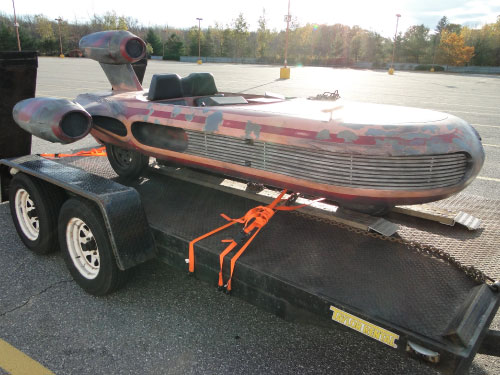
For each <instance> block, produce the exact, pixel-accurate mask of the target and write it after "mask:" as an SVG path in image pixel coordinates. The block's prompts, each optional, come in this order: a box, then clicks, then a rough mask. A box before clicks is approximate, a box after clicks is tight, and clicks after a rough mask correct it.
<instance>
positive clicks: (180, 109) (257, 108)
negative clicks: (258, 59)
mask: <svg viewBox="0 0 500 375" xmlns="http://www.w3.org/2000/svg"><path fill="white" fill-rule="evenodd" d="M120 38H121V39H120ZM134 38H137V37H135V36H134V35H133V34H130V33H128V32H126V33H123V32H103V33H96V34H92V35H90V36H87V37H84V38H83V39H82V41H81V43H80V47H81V48H82V49H83V50H84V51H85V53H86V54H88V55H90V56H91V57H92V58H94V59H96V60H97V61H99V62H101V64H102V65H103V69H104V70H105V71H106V74H107V76H108V78H109V80H110V82H111V83H112V85H113V88H114V91H113V92H109V93H104V94H82V95H79V96H78V97H77V98H76V100H75V101H76V102H77V103H79V105H81V107H83V108H84V110H85V111H86V112H88V113H89V114H90V115H92V116H108V117H112V118H115V119H116V120H119V121H121V122H122V123H123V125H124V126H125V128H126V129H127V134H126V135H125V136H119V135H116V134H114V133H111V132H109V131H106V130H104V129H102V128H97V127H94V128H93V129H92V130H91V134H92V135H93V136H94V137H95V138H97V139H99V140H101V141H103V142H105V143H113V144H115V145H118V146H121V147H124V148H131V149H135V150H138V151H140V152H142V153H144V154H146V155H149V156H153V157H157V158H160V159H168V160H171V161H174V162H176V163H179V164H182V165H187V166H193V167H198V168H203V169H207V170H211V171H216V172H219V173H223V174H226V175H231V176H236V177H241V178H245V179H248V180H252V181H257V182H261V183H264V184H270V185H274V186H277V187H281V188H288V189H292V190H294V191H300V192H304V193H308V194H312V195H318V196H324V197H327V198H330V199H332V200H334V201H337V202H338V203H340V204H343V205H347V206H349V207H351V208H356V209H358V208H363V207H365V206H368V207H385V206H393V205H396V204H416V203H424V202H429V201H433V200H437V199H441V198H445V197H447V196H449V195H452V194H455V193H457V192H458V191H460V190H462V189H463V188H465V187H466V186H467V185H468V184H469V183H470V182H472V181H473V179H474V178H475V177H476V176H477V174H478V173H479V170H480V169H481V167H482V165H483V162H484V151H483V148H482V145H481V142H480V140H479V137H478V135H477V133H476V131H475V130H474V129H473V128H472V127H471V126H470V125H469V124H468V123H466V122H465V121H463V120H461V119H459V118H458V117H455V116H452V115H449V114H445V113H440V112H435V111H429V110H423V109H416V108H407V107H399V106H389V105H376V104H368V103H353V102H347V101H342V102H336V103H334V104H332V102H328V101H321V100H307V99H291V100H285V99H277V98H266V97H263V96H258V95H247V94H244V95H241V94H231V93H223V95H224V96H225V97H228V98H230V97H231V96H238V97H244V99H245V100H246V101H247V102H248V103H246V104H241V103H240V104H234V105H223V106H206V107H205V106H203V107H198V106H197V105H196V103H197V101H196V99H197V98H196V97H181V98H171V99H170V100H169V99H166V100H158V101H154V102H151V101H149V100H148V99H147V90H142V87H141V86H140V84H138V83H137V84H136V81H137V77H135V74H134V73H133V70H132V69H128V66H129V65H128V63H129V62H130V61H132V60H133V59H132V60H130V59H128V58H126V57H127V56H125V58H124V56H123V53H125V54H126V48H125V47H124V46H125V45H126V43H127V41H129V40H136V39H134ZM104 41H108V42H107V43H108V47H106V43H105V42H104ZM106 48H108V50H107V52H106ZM106 53H107V54H106ZM113 64H115V65H113ZM120 64H121V65H120ZM114 67H116V69H115V68H114ZM124 67H126V68H124ZM120 69H121V70H120ZM108 70H111V73H110V74H108ZM118 72H121V73H120V74H121V75H120V74H118ZM137 82H138V81H137ZM220 95H221V94H220ZM179 99H182V100H181V101H180V100H179ZM43 103H44V102H33V103H30V104H29V105H26V106H24V107H23V108H22V109H21V110H19V111H18V117H17V118H18V119H19V122H21V123H29V122H30V120H31V119H32V117H33V114H34V112H35V111H36V110H35V107H36V106H38V105H43ZM179 103H181V104H179ZM182 103H184V104H182ZM18 109H19V108H18ZM53 112H57V110H53ZM49 117H50V116H49ZM16 121H17V120H16ZM47 121H49V120H47ZM134 122H140V123H150V124H156V125H158V126H169V127H172V128H180V129H183V130H184V131H186V134H204V135H205V136H204V137H205V138H204V139H205V141H204V142H209V141H208V140H207V139H209V138H207V137H208V136H209V137H210V139H211V140H213V142H215V140H217V141H216V144H209V143H205V146H204V149H203V151H204V152H205V154H204V155H203V156H200V154H199V153H197V152H198V151H196V152H195V151H193V150H191V151H190V148H189V144H190V142H192V140H190V139H189V135H187V136H186V137H187V144H188V147H187V149H186V151H184V152H176V151H172V150H171V149H168V148H159V147H151V146H148V145H145V144H142V143H140V142H139V141H138V140H137V139H136V138H135V137H134V135H133V134H132V131H131V126H132V124H133V123H134ZM30 126H32V127H34V126H35V125H34V124H31V125H30ZM59 130H60V129H59ZM57 131H58V129H57V127H56V128H54V134H55V136H56V137H60V135H59V134H57ZM189 132H196V133H189ZM33 133H35V132H34V131H33ZM171 133H172V134H175V132H171ZM162 134H169V132H162ZM214 137H215V138H214ZM200 139H201V138H200ZM238 140H249V143H247V144H248V145H250V146H252V147H256V148H255V152H256V153H257V152H259V153H260V154H259V155H261V154H262V159H263V163H264V164H263V165H260V164H259V163H257V164H255V163H252V162H251V161H250V160H246V159H245V162H244V163H242V162H241V160H240V162H239V164H238V163H236V162H231V161H230V160H228V157H224V154H223V151H221V148H222V149H224V146H221V145H225V147H227V148H228V149H230V148H232V149H233V150H234V147H237V146H235V145H238V144H241V143H238V142H239V141H238ZM198 142H199V141H198ZM221 142H222V143H221ZM254 142H255V143H254ZM153 143H154V144H162V143H161V142H158V143H155V142H153ZM250 146H249V147H250ZM211 147H212V148H213V147H215V148H217V152H214V153H212V154H211V153H210V152H211V151H210V149H211ZM257 147H259V148H257ZM267 147H269V148H271V149H273V148H274V149H276V150H282V151H279V152H284V154H283V155H282V156H281V160H280V161H279V163H278V164H280V165H282V166H283V171H280V170H276V169H272V170H271V169H267V167H266V157H267V158H269V157H272V158H276V157H277V156H276V154H273V155H271V156H270V154H269V155H267V154H266V152H272V151H269V150H267ZM248 150H253V149H247V151H246V152H248ZM283 150H285V151H286V152H285V151H283ZM242 151H243V150H242ZM221 152H222V154H221ZM275 152H278V151H275ZM294 152H295V153H297V155H302V156H300V157H298V159H299V160H294V157H293V154H294ZM228 155H230V154H229V153H228ZM231 155H232V154H231ZM266 155H267V156H266ZM304 155H306V159H307V158H311V160H313V159H314V163H316V164H315V165H318V167H316V169H314V170H307V171H306V168H305V167H307V164H308V162H307V160H302V159H304ZM318 155H319V156H318ZM328 155H330V156H331V158H330V157H329V156H328ZM335 155H344V156H345V155H347V156H348V157H350V158H351V159H353V160H358V159H359V160H360V161H359V160H358V161H356V162H353V163H354V164H352V168H358V170H356V171H355V173H358V175H359V176H361V177H359V176H358V177H356V178H359V179H361V180H360V181H367V182H366V183H364V182H363V183H357V184H358V185H359V186H358V185H356V183H354V182H353V183H352V184H351V185H349V183H342V184H328V183H325V182H322V181H324V178H323V180H322V179H321V178H319V177H321V176H325V175H327V174H335V173H336V172H335V168H336V167H337V166H336V165H335V163H336V162H335V160H336V159H335ZM442 155H452V156H453V155H466V158H467V162H466V166H465V167H464V168H465V169H464V171H463V176H462V177H460V178H458V177H457V178H456V179H454V178H451V177H450V178H448V177H447V176H446V173H447V172H446V171H447V170H448V169H447V168H448V167H447V165H448V164H446V163H447V162H443V163H441V164H440V165H439V166H438V167H436V168H437V169H438V170H439V176H438V177H439V178H438V177H433V176H436V175H437V173H438V172H436V171H432V170H431V169H432V167H429V171H428V173H429V178H428V179H429V180H432V178H436V181H441V180H443V182H442V183H436V184H435V187H432V188H426V187H425V186H427V185H425V183H426V179H427V177H425V176H426V175H425V173H427V172H426V170H423V171H421V170H418V173H420V174H422V175H423V176H424V177H419V176H417V177H415V181H413V180H412V182H411V184H410V183H409V184H410V185H411V187H409V188H405V185H404V184H405V183H404V182H402V183H401V187H398V188H394V187H393V186H392V185H391V184H390V183H388V184H387V186H384V181H390V180H391V178H392V179H394V180H398V178H399V176H397V175H394V172H392V174H391V172H390V171H391V168H392V166H391V165H387V163H389V162H392V160H394V163H395V164H394V167H395V168H396V167H398V166H402V165H403V166H404V165H406V164H405V163H407V164H408V165H411V167H412V168H416V169H418V163H419V162H418V160H420V159H418V158H419V157H423V158H427V159H426V160H428V159H429V158H430V159H432V158H434V157H435V158H437V159H439V158H440V157H442ZM253 156H255V155H253ZM327 156H328V157H327ZM259 157H260V156H259ZM360 158H361V159H360ZM363 158H365V159H363ZM370 158H371V159H370ZM373 158H375V159H373ZM376 158H379V159H380V160H383V163H385V164H383V165H382V164H381V166H382V167H381V170H380V173H374V172H373V171H372V170H370V168H372V167H371V166H372V165H376V162H371V160H379V159H376ZM384 158H385V159H384ZM412 158H414V159H412ZM452 159H453V157H451V159H450V160H452ZM259 160H260V159H259ZM342 160H345V158H344V159H342ZM363 160H366V161H363ZM387 160H389V161H387ZM446 160H448V159H446ZM457 160H461V159H460V158H457ZM342 162H343V161H342ZM339 163H340V161H339ZM355 163H358V164H355ZM370 163H372V164H370ZM374 163H375V164H374ZM381 163H382V162H381ZM398 163H399V164H398ZM449 163H451V164H449V165H453V164H452V163H453V161H450V162H449ZM456 163H457V165H462V166H463V165H464V163H465V162H460V161H457V162H456ZM294 168H295V169H294ZM401 168H403V170H404V167H400V169H401ZM453 168H454V167H453V166H451V167H449V170H450V175H451V176H452V177H453V176H455V174H457V173H458V172H457V171H456V170H454V169H453ZM457 168H458V167H457ZM292 170H293V173H292V172H291V171H292ZM384 170H387V171H388V172H384ZM457 170H458V169H457ZM442 171H444V172H442ZM301 173H302V174H301ZM353 173H354V172H353ZM365 173H366V176H368V177H364V174H365ZM384 173H387V176H385V175H384ZM460 173H461V172H460ZM315 176H319V177H315ZM353 176H354V175H353ZM377 176H380V181H381V182H378V180H377V178H378V177H377ZM408 176H410V177H411V173H408ZM410 177H407V178H410ZM345 178H346V179H349V178H354V177H350V176H347V177H345ZM420 180H422V181H423V182H422V183H423V185H422V187H419V186H418V183H419V181H420ZM369 181H374V182H375V183H373V184H372V186H371V185H370V182H369ZM447 181H451V182H449V183H448V182H447ZM361 185H363V186H361ZM432 186H434V185H432Z"/></svg>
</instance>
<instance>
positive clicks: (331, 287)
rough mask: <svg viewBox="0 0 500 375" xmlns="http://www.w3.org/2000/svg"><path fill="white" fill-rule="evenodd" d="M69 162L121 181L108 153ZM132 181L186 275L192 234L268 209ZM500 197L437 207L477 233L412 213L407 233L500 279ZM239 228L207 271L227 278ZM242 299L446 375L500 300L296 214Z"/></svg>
mask: <svg viewBox="0 0 500 375" xmlns="http://www.w3.org/2000/svg"><path fill="white" fill-rule="evenodd" d="M59 162H61V163H64V164H66V165H69V166H75V167H78V168H82V169H84V170H85V171H88V172H91V173H94V174H97V175H100V176H103V177H106V178H115V177H116V175H115V174H114V172H113V171H112V169H111V168H110V166H109V164H108V162H107V160H106V159H105V158H67V159H61V160H59ZM121 182H122V181H121ZM122 183H123V182H122ZM130 186H132V187H134V188H135V189H136V190H137V191H138V192H139V195H140V197H141V200H142V205H143V207H144V209H145V212H146V217H147V220H148V222H149V225H150V227H151V229H152V232H153V235H154V237H155V242H156V247H157V249H158V252H159V258H160V259H162V260H163V261H165V262H166V263H168V264H170V265H172V266H174V267H176V268H179V269H181V270H185V271H186V272H187V270H188V265H187V264H186V258H187V257H188V243H189V241H190V240H192V239H194V238H196V237H198V236H200V235H202V234H204V233H207V232H209V231H211V230H212V229H214V228H216V227H218V226H220V225H222V224H224V223H226V221H225V220H223V219H222V218H221V217H220V214H221V213H225V214H226V215H228V216H230V217H241V216H242V215H244V214H245V213H246V212H247V211H248V210H250V209H251V208H254V207H255V206H258V205H259V204H260V203H259V202H256V201H254V200H251V199H248V198H243V197H241V196H238V195H234V194H230V193H227V192H223V191H220V190H216V189H210V188H207V187H205V186H202V185H200V184H196V183H189V182H186V181H182V180H179V179H176V178H172V177H168V176H165V175H161V174H158V173H154V172H152V173H150V174H149V175H148V176H146V177H145V178H144V179H142V180H141V181H140V182H137V183H133V184H130ZM498 203H499V202H498V201H496V200H493V199H482V198H478V197H470V196H467V195H466V194H460V195H458V196H457V197H456V198H451V199H450V200H448V201H445V202H439V203H437V205H438V206H439V207H441V208H446V207H448V208H453V209H458V208H459V209H460V210H464V211H473V212H472V213H473V214H474V215H475V216H477V217H480V218H482V219H483V220H484V221H483V226H482V228H481V229H479V230H478V231H476V232H471V231H468V230H467V229H465V228H460V227H447V226H443V225H439V224H436V223H429V222H425V221H422V220H421V219H417V218H409V217H407V216H403V215H401V214H392V216H391V219H395V220H397V221H398V222H399V223H400V225H401V229H400V231H399V232H398V233H399V235H400V236H401V237H403V238H406V239H413V240H415V241H420V242H421V243H426V244H434V245H437V246H444V244H446V249H445V250H446V251H448V252H450V253H452V254H453V256H454V257H456V258H457V259H459V260H460V261H461V262H462V263H464V264H468V265H474V266H476V267H477V268H479V269H482V270H483V271H485V272H486V273H487V274H488V275H489V276H490V277H492V278H494V279H496V280H498V279H499V278H500V277H499V276H500V265H499V264H498V262H497V260H498V259H499V258H498V255H499V253H500V249H499V248H498V246H496V245H497V244H498V233H499V232H498V230H497V229H498V228H497V226H498V223H499V222H500V215H499V213H498V212H497V211H496V210H497V208H498V207H499V205H498ZM237 232H238V229H237V228H233V229H230V230H228V231H226V232H222V233H221V234H218V235H215V236H213V237H210V238H208V239H206V240H203V241H201V242H199V243H198V244H197V245H196V246H195V252H196V271H195V275H196V277H198V278H200V279H202V280H205V281H207V282H209V283H212V284H213V285H214V286H216V285H217V280H218V272H219V254H220V252H221V251H222V250H223V249H224V247H225V245H224V244H221V242H220V241H221V240H222V239H225V238H229V237H232V236H234V235H235V234H236V233H237ZM225 263H226V267H225V270H224V271H225V278H226V279H227V275H228V273H229V267H228V266H227V263H228V262H225ZM233 294H234V295H235V296H237V297H240V298H242V299H245V300H247V301H249V302H251V303H253V304H255V305H258V306H260V307H262V308H264V309H266V310H268V311H271V312H273V313H275V314H277V315H279V316H281V317H283V318H286V319H291V320H298V321H307V322H309V323H314V324H321V325H327V326H332V327H344V326H345V327H348V328H350V329H354V330H356V331H358V332H360V333H362V334H364V335H365V336H368V337H371V338H372V339H375V340H377V341H379V342H381V343H383V344H385V345H388V346H390V347H392V348H394V349H396V350H399V351H401V352H407V353H410V354H412V355H415V356H417V357H420V358H423V359H424V360H427V361H428V362H432V363H434V366H436V367H437V368H438V369H440V370H441V371H443V372H445V373H461V372H464V371H466V370H467V369H468V367H469V365H470V363H471V361H472V359H473V357H474V355H475V354H476V352H477V351H478V350H479V347H480V344H481V341H482V339H483V337H484V336H485V335H486V334H487V331H488V327H489V325H490V323H491V320H492V319H493V317H494V316H495V313H496V311H497V309H498V302H499V298H498V293H497V292H493V291H492V289H491V288H490V287H489V286H487V285H485V284H482V285H478V284H477V283H476V282H474V281H473V280H472V279H471V278H469V277H467V276H466V274H465V273H464V272H463V271H461V270H459V269H457V268H455V267H453V266H451V265H450V264H448V263H446V262H444V261H442V260H439V259H436V258H434V257H431V256H426V255H425V254H422V253H419V252H417V251H415V250H414V249H412V248H411V247H410V246H406V245H404V244H402V243H401V242H397V241H396V242H394V241H391V240H388V239H382V238H381V237H380V236H378V237H374V236H371V235H370V233H368V232H367V233H361V232H360V231H358V230H349V229H348V228H346V227H344V226H339V225H336V224H334V223H332V222H329V221H326V220H321V219H315V218H312V217H306V216H304V215H300V214H299V215H297V214H294V213H289V212H280V213H277V214H276V215H275V216H274V217H273V219H272V220H271V222H270V223H269V224H268V225H267V226H266V227H265V228H264V229H263V230H262V232H261V234H260V235H259V236H258V237H257V238H256V239H255V240H254V241H253V242H252V244H251V246H250V248H249V249H248V250H247V251H246V252H245V253H244V255H243V256H242V257H241V258H240V260H239V261H238V262H237V264H236V268H235V274H234V278H233ZM346 329H347V328H346Z"/></svg>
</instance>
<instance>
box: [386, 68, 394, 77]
mask: <svg viewBox="0 0 500 375" xmlns="http://www.w3.org/2000/svg"><path fill="white" fill-rule="evenodd" d="M387 73H389V74H390V75H391V76H392V75H393V74H394V68H389V71H388V72H387Z"/></svg>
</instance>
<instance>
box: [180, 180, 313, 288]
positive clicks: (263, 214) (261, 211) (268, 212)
mask: <svg viewBox="0 0 500 375" xmlns="http://www.w3.org/2000/svg"><path fill="white" fill-rule="evenodd" d="M285 193H286V189H285V190H283V191H282V192H281V193H280V195H279V196H278V197H277V198H276V199H275V200H274V201H273V202H272V203H270V204H269V205H267V206H257V207H255V208H252V209H251V210H250V211H248V212H247V213H246V214H245V216H243V217H240V218H239V219H231V218H230V217H228V216H227V215H225V214H221V216H222V217H223V218H224V219H225V220H227V221H228V223H227V224H224V225H222V226H220V227H219V228H217V229H214V230H212V231H211V232H208V233H206V234H204V235H202V236H200V237H198V238H196V239H194V240H192V241H191V242H190V243H189V272H194V244H195V243H196V242H198V241H201V240H203V239H205V238H207V237H210V236H212V235H213V234H215V233H218V232H220V231H223V230H224V229H226V228H229V227H230V226H232V225H234V224H236V223H239V224H243V230H242V235H243V237H242V238H241V240H240V241H236V240H234V239H225V240H222V241H221V242H224V243H228V244H229V245H228V246H227V247H226V248H225V249H224V251H222V253H221V254H220V255H219V262H220V271H219V287H223V286H224V281H223V276H222V266H223V264H224V257H225V256H226V255H227V254H229V253H230V252H231V251H232V250H234V248H235V247H236V246H238V244H239V243H241V242H242V240H244V239H247V238H248V239H247V240H246V242H245V243H244V244H243V246H242V247H241V248H240V249H239V250H238V252H237V253H236V254H235V255H234V256H233V257H232V258H231V273H230V276H229V280H228V281H227V284H226V290H227V291H228V292H230V291H231V280H232V278H233V273H234V265H235V263H236V261H237V260H238V258H239V257H240V256H241V254H243V252H244V251H245V250H246V249H247V248H248V246H249V245H250V243H251V242H252V241H253V240H254V239H255V237H256V236H257V234H259V232H260V230H261V229H262V228H263V227H264V226H265V225H266V224H267V223H268V222H269V220H271V218H272V217H273V216H274V214H275V213H276V211H293V210H296V209H298V208H302V207H305V206H308V205H309V204H312V203H314V202H319V201H321V200H323V198H321V199H317V200H315V201H312V202H310V203H309V204H302V205H299V206H293V207H291V206H278V203H279V202H280V201H281V199H282V198H283V196H284V195H285Z"/></svg>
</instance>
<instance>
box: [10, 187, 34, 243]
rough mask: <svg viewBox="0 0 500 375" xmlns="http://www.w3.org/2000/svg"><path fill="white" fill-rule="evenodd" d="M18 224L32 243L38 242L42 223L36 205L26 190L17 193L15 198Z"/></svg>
mask: <svg viewBox="0 0 500 375" xmlns="http://www.w3.org/2000/svg"><path fill="white" fill-rule="evenodd" d="M14 205H15V207H16V216H17V222H18V223H19V226H20V227H21V231H22V232H23V234H24V235H25V236H26V237H27V238H28V239H29V240H31V241H36V240H37V238H38V236H39V235H40V221H39V220H38V213H37V210H36V206H35V203H34V202H33V200H32V199H31V197H30V195H29V194H28V192H27V191H26V190H24V189H19V190H17V191H16V196H15V198H14Z"/></svg>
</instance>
